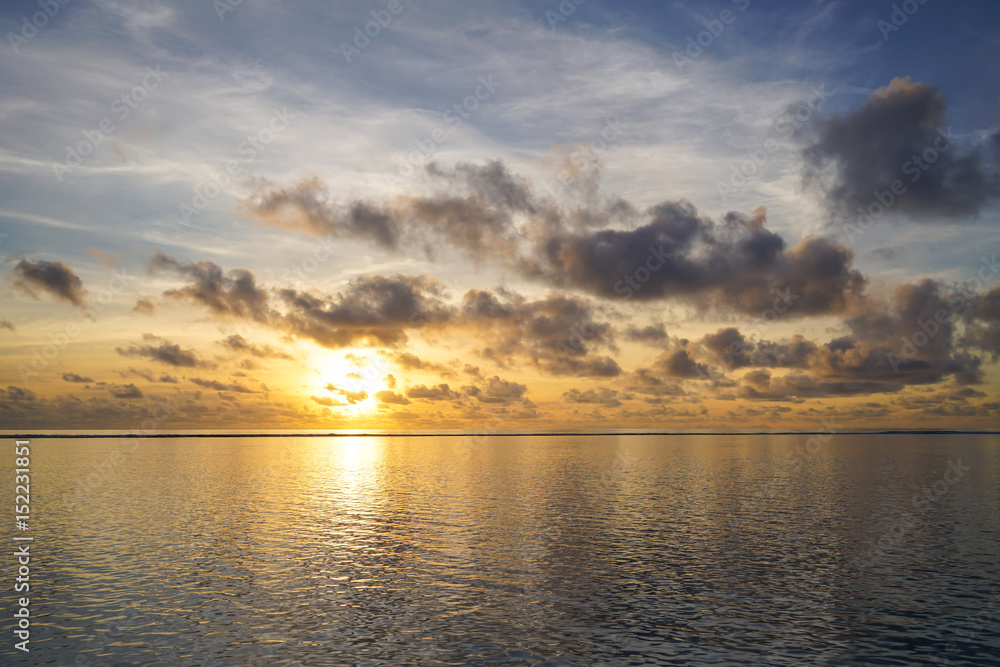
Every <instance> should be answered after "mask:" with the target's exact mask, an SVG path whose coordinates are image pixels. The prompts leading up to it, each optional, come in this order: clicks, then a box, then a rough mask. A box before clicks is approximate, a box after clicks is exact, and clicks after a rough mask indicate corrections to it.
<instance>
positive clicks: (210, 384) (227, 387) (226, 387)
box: [188, 378, 256, 394]
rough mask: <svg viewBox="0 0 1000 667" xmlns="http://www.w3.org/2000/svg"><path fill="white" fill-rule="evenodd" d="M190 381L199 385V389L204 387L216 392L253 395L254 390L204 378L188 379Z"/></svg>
mask: <svg viewBox="0 0 1000 667" xmlns="http://www.w3.org/2000/svg"><path fill="white" fill-rule="evenodd" d="M188 380H189V381H191V382H193V383H194V384H196V385H198V386H199V387H204V388H205V389H215V390H216V391H231V392H234V393H237V394H253V393H256V392H254V390H253V389H248V388H247V387H244V386H243V385H241V384H239V383H237V382H233V383H231V384H227V383H225V382H219V381H218V380H204V379H202V378H188Z"/></svg>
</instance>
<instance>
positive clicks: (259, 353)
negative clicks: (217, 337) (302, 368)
mask: <svg viewBox="0 0 1000 667" xmlns="http://www.w3.org/2000/svg"><path fill="white" fill-rule="evenodd" d="M219 345H222V346H223V347H226V348H228V349H230V350H232V351H234V352H239V353H241V354H249V355H251V356H254V357H260V358H263V359H291V358H292V357H291V355H289V354H286V353H284V352H282V351H281V350H279V349H277V348H274V347H271V346H270V345H255V344H254V343H250V342H248V341H247V339H246V338H244V337H243V336H240V335H239V334H232V335H230V336H227V337H226V338H225V339H224V340H221V341H219Z"/></svg>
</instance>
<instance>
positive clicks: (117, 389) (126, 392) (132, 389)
mask: <svg viewBox="0 0 1000 667" xmlns="http://www.w3.org/2000/svg"><path fill="white" fill-rule="evenodd" d="M108 391H109V392H111V395H112V396H114V397H115V398H124V399H133V398H142V391H140V389H139V388H138V387H136V386H135V385H134V384H132V383H129V384H125V385H121V384H110V385H108Z"/></svg>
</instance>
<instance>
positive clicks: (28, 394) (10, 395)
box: [0, 385, 38, 403]
mask: <svg viewBox="0 0 1000 667" xmlns="http://www.w3.org/2000/svg"><path fill="white" fill-rule="evenodd" d="M0 395H2V396H3V397H4V398H5V399H6V400H8V401H14V402H16V403H22V402H23V403H31V402H33V401H35V400H37V399H38V396H37V395H36V394H35V392H33V391H31V390H30V389H25V388H24V387H16V386H14V385H7V388H6V389H5V390H3V392H2V394H0Z"/></svg>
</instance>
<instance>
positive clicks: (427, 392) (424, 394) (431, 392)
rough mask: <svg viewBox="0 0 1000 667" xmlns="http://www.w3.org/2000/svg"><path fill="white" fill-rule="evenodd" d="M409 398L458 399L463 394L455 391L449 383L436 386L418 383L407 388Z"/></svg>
mask: <svg viewBox="0 0 1000 667" xmlns="http://www.w3.org/2000/svg"><path fill="white" fill-rule="evenodd" d="M406 397H407V398H421V399H425V400H428V401H457V400H458V399H460V398H461V397H462V396H461V394H459V393H458V392H455V391H453V390H452V389H451V388H450V387H449V386H448V385H447V384H439V385H437V386H435V387H427V386H424V385H422V384H418V385H417V386H415V387H410V388H409V389H407V390H406Z"/></svg>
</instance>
